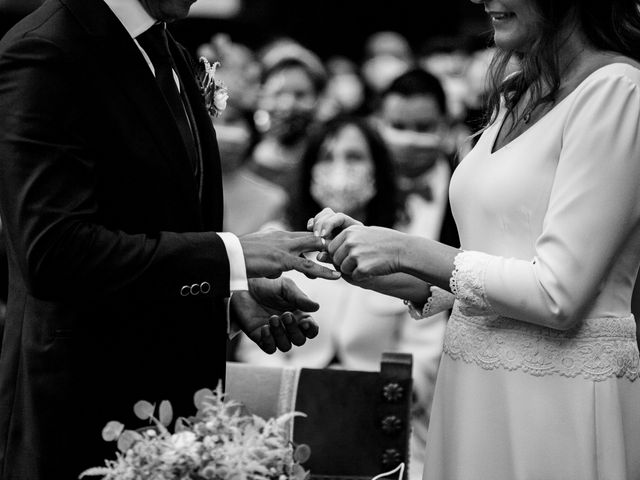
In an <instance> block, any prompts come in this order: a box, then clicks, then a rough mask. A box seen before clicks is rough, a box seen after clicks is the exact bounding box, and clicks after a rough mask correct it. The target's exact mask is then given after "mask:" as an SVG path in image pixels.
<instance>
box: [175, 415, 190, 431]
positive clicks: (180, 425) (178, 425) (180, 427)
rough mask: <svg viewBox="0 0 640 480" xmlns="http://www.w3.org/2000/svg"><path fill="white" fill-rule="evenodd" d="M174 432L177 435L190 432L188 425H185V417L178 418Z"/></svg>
mask: <svg viewBox="0 0 640 480" xmlns="http://www.w3.org/2000/svg"><path fill="white" fill-rule="evenodd" d="M173 430H174V431H175V432H176V433H180V432H183V431H184V430H188V427H187V425H185V421H184V418H183V417H178V418H177V419H176V424H175V425H174V427H173Z"/></svg>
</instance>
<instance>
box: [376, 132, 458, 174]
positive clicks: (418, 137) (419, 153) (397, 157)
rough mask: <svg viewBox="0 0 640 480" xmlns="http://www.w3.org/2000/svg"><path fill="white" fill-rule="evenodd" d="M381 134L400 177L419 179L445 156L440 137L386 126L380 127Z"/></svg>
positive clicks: (445, 148)
mask: <svg viewBox="0 0 640 480" xmlns="http://www.w3.org/2000/svg"><path fill="white" fill-rule="evenodd" d="M381 132H382V136H383V138H384V139H385V141H386V142H387V145H388V146H389V150H391V154H392V156H393V162H394V164H395V166H396V170H397V172H398V175H400V176H401V177H406V178H416V177H421V176H423V175H424V174H425V173H427V172H429V170H430V169H431V168H432V167H433V166H434V165H435V163H436V162H437V161H438V160H439V159H440V158H443V157H446V156H447V149H448V146H447V145H446V144H445V142H444V141H443V138H442V136H441V135H437V134H433V133H420V132H412V131H409V130H398V129H395V128H392V127H388V126H384V127H382V129H381Z"/></svg>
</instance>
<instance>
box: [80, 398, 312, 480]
mask: <svg viewBox="0 0 640 480" xmlns="http://www.w3.org/2000/svg"><path fill="white" fill-rule="evenodd" d="M194 403H195V405H196V408H197V413H196V415H195V416H193V417H189V418H183V417H180V418H178V419H177V420H176V422H175V428H174V430H175V433H171V432H170V431H169V429H168V425H169V424H170V423H171V420H172V417H173V412H172V407H171V404H170V403H169V402H167V401H163V402H162V403H161V404H160V405H159V409H158V412H159V414H158V418H156V417H155V416H154V415H153V414H154V412H155V405H152V404H151V403H149V402H146V401H140V402H138V403H136V404H135V406H134V412H135V414H136V416H137V417H138V418H140V419H142V420H149V421H150V426H149V427H146V428H142V429H140V430H136V431H134V430H126V429H125V428H124V425H123V424H122V423H120V422H115V421H112V422H109V423H107V425H106V426H105V427H104V429H103V431H102V437H103V438H104V439H105V440H106V441H116V442H117V444H118V450H119V452H118V453H117V454H116V459H115V460H106V461H105V466H104V467H94V468H90V469H88V470H86V471H84V472H83V473H82V474H81V475H80V478H83V477H86V476H102V479H103V480H306V479H307V478H308V476H309V472H308V471H306V470H305V469H304V468H303V467H302V466H301V465H300V464H301V463H303V462H305V461H306V460H307V459H308V458H309V455H310V450H309V447H308V446H307V445H298V446H295V445H293V444H292V443H291V442H290V441H289V440H288V439H287V435H286V425H287V423H288V422H289V421H291V420H292V419H293V417H295V416H299V415H303V414H301V413H299V412H291V413H289V414H285V415H282V416H280V417H277V418H271V419H268V420H265V419H263V418H262V417H259V416H257V415H250V414H248V413H247V412H246V409H244V407H243V405H242V404H240V403H238V402H234V401H232V400H225V399H224V394H223V392H222V387H221V385H218V387H217V388H216V390H215V391H211V390H208V389H203V390H200V391H198V392H197V393H196V394H195V395H194Z"/></svg>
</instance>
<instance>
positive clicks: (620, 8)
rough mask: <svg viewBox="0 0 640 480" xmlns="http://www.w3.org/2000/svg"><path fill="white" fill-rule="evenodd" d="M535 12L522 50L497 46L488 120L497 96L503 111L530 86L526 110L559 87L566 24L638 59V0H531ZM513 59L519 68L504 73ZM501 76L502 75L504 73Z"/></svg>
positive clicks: (510, 109) (603, 45)
mask: <svg viewBox="0 0 640 480" xmlns="http://www.w3.org/2000/svg"><path fill="white" fill-rule="evenodd" d="M530 1H531V2H533V4H534V8H535V10H536V11H537V12H538V15H539V18H538V35H537V39H536V40H535V41H534V43H533V45H532V47H531V49H530V50H529V51H528V52H527V54H526V55H520V54H518V53H516V52H514V51H511V50H502V49H498V51H497V53H496V55H495V56H494V58H493V61H492V62H491V66H490V67H489V77H488V81H489V87H490V88H489V92H490V93H489V95H488V97H487V110H486V111H487V123H490V122H492V121H494V120H495V118H496V116H497V113H498V109H499V108H500V104H501V99H502V98H504V101H505V107H506V109H507V114H508V115H514V114H515V112H514V107H515V105H516V104H517V103H518V101H519V100H520V98H521V97H522V95H523V94H524V93H525V92H526V91H527V89H531V93H532V95H531V98H530V100H529V101H528V103H527V105H526V107H525V110H524V111H525V112H527V111H529V112H530V111H531V110H533V109H534V108H535V107H537V106H538V105H541V104H544V103H547V102H551V103H553V102H554V101H555V99H556V95H557V94H558V90H559V88H560V81H561V78H560V75H561V72H560V65H559V61H558V51H559V47H560V46H561V45H562V43H563V42H564V41H566V35H567V33H566V32H567V29H566V28H563V27H564V26H565V25H572V24H575V25H576V26H577V28H580V29H581V30H582V32H583V33H584V35H585V36H586V38H587V40H588V41H589V42H590V43H591V44H592V45H593V46H594V47H596V48H598V49H601V50H609V51H613V52H617V53H620V54H622V55H626V56H628V57H631V58H633V59H636V60H640V1H639V0H530ZM514 58H516V59H517V61H518V72H517V73H514V74H512V75H509V76H507V75H506V72H507V71H508V69H509V66H510V62H511V61H512V60H513V59H514ZM505 77H506V78H505Z"/></svg>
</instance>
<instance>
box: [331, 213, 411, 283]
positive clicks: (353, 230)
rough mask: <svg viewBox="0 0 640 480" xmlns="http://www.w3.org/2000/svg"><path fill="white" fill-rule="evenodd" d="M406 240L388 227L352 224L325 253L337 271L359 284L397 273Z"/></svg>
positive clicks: (332, 242)
mask: <svg viewBox="0 0 640 480" xmlns="http://www.w3.org/2000/svg"><path fill="white" fill-rule="evenodd" d="M347 218H348V217H347ZM325 225H332V224H331V223H328V224H325ZM405 237H406V236H405V235H404V234H402V233H400V232H398V231H396V230H391V229H389V228H382V227H365V226H362V225H352V226H350V227H348V228H346V229H345V230H343V231H342V232H340V233H339V234H338V235H337V236H336V237H335V238H334V239H333V240H332V241H331V243H329V245H328V246H327V251H328V253H329V256H330V257H331V259H332V261H333V264H334V265H335V266H336V268H337V269H339V270H340V271H342V272H343V273H344V274H345V275H349V276H351V277H352V278H353V280H354V281H355V282H360V281H363V280H365V279H367V278H370V277H377V276H381V275H389V274H392V273H396V272H399V271H400V270H401V261H400V260H401V254H402V252H403V250H404V249H405V243H406V242H405Z"/></svg>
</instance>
